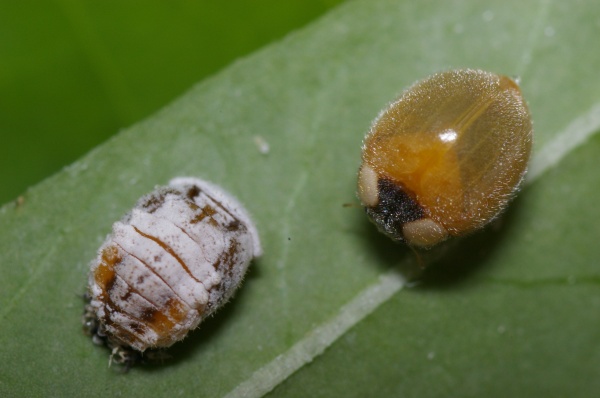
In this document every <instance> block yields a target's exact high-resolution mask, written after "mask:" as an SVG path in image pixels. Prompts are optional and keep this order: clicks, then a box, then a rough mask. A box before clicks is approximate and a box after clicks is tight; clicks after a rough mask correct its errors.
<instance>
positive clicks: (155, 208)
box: [85, 177, 262, 352]
mask: <svg viewBox="0 0 600 398" xmlns="http://www.w3.org/2000/svg"><path fill="white" fill-rule="evenodd" d="M261 254H262V249H261V246H260V241H259V238H258V232H257V230H256V228H255V226H254V224H253V223H252V221H251V219H250V217H249V216H248V213H247V212H246V210H245V209H244V208H243V207H242V205H241V204H240V203H239V202H238V201H237V200H236V199H234V198H233V197H232V196H230V195H229V194H228V193H226V192H224V191H223V190H222V189H221V188H220V187H218V186H216V185H214V184H211V183H209V182H206V181H203V180H200V179H197V178H190V177H183V178H175V179H173V180H171V181H170V182H169V185H168V186H166V187H160V188H157V189H156V190H155V191H153V192H151V193H150V194H148V195H146V196H144V197H142V198H141V199H140V200H139V201H138V203H137V204H136V206H135V207H134V208H133V210H132V211H131V212H130V213H128V214H127V215H126V216H125V217H123V219H122V220H121V221H118V222H116V223H115V224H114V225H113V232H112V234H110V235H109V236H108V237H107V238H106V240H105V242H104V244H103V245H102V246H101V247H100V249H99V251H98V257H97V258H96V259H95V260H94V261H93V262H92V264H91V270H90V276H89V295H90V297H91V300H90V304H89V305H88V307H87V314H86V317H85V319H86V321H87V323H89V324H90V325H93V326H90V327H89V329H90V332H91V333H92V334H94V335H95V336H96V337H99V338H101V339H105V341H106V343H107V344H108V346H109V347H111V348H113V349H115V348H123V349H129V348H133V349H135V350H137V351H141V352H143V351H145V350H146V349H149V348H163V347H169V346H170V345H172V344H173V343H175V342H177V341H179V340H181V339H183V338H184V337H185V336H186V335H187V333H188V332H189V331H190V330H192V329H194V328H195V327H197V326H198V324H199V323H200V322H202V320H203V319H204V318H206V317H207V316H209V315H210V314H212V313H213V312H214V311H215V310H216V309H218V308H219V307H220V306H221V305H222V304H223V303H225V302H226V301H227V300H228V299H229V298H230V297H231V296H232V295H233V293H234V291H235V290H236V288H237V287H238V286H239V285H240V283H241V281H242V279H243V276H244V274H245V272H246V269H247V268H248V265H249V264H250V262H251V261H252V259H254V258H256V257H258V256H260V255H261Z"/></svg>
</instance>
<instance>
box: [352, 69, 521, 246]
mask: <svg viewBox="0 0 600 398" xmlns="http://www.w3.org/2000/svg"><path fill="white" fill-rule="evenodd" d="M532 136H533V129H532V123H531V118H530V115H529V110H528V108H527V104H526V103H525V100H524V99H523V96H522V94H521V90H520V88H519V86H518V85H517V83H515V81H514V80H513V79H511V78H509V77H506V76H502V75H498V74H494V73H490V72H485V71H481V70H471V69H461V70H451V71H447V72H442V73H437V74H434V75H432V76H430V77H428V78H426V79H424V80H422V81H419V82H417V83H415V84H414V85H413V86H411V87H410V88H408V89H407V90H406V91H405V92H404V93H403V94H402V95H401V96H400V98H398V99H397V100H396V101H394V102H392V103H391V104H390V105H389V106H388V107H387V108H386V109H384V110H383V111H382V112H381V113H380V114H379V116H378V117H377V118H376V119H375V121H374V122H373V123H372V126H371V128H370V130H369V132H368V133H367V135H366V137H365V139H364V142H363V148H362V163H361V167H360V169H359V173H358V196H359V199H360V200H361V202H362V204H363V206H365V209H366V212H367V214H368V215H369V217H370V218H371V220H372V221H373V222H374V223H375V224H376V225H377V227H378V228H379V229H380V230H381V231H382V232H384V233H385V234H387V235H388V236H390V237H391V238H392V239H394V240H398V241H403V242H405V243H407V244H409V245H411V246H415V247H425V248H427V247H431V246H434V245H436V244H437V243H440V242H442V241H444V240H445V239H447V238H448V237H451V236H461V235H465V234H468V233H471V232H473V231H475V230H477V229H479V228H481V227H482V226H484V225H485V224H487V223H489V222H490V221H491V220H492V219H494V218H495V217H496V216H497V215H498V214H499V213H500V212H501V211H502V210H503V209H504V208H505V207H506V205H507V203H508V202H509V200H510V199H511V198H512V197H513V195H514V193H515V192H516V191H517V190H518V187H519V184H520V182H521V181H522V180H523V176H524V174H525V171H526V168H527V163H528V160H529V156H530V152H531V145H532Z"/></svg>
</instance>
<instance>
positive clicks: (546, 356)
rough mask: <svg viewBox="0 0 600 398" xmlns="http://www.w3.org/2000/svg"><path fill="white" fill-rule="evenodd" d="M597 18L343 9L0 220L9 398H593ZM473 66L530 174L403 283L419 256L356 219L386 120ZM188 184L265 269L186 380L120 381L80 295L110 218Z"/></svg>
mask: <svg viewBox="0 0 600 398" xmlns="http://www.w3.org/2000/svg"><path fill="white" fill-rule="evenodd" d="M598 20H600V5H598V4H597V2H593V1H591V0H589V1H580V2H578V3H577V6H574V5H573V4H572V3H569V4H568V3H566V2H558V1H543V2H539V3H531V2H523V1H514V0H511V1H504V2H501V3H500V2H498V3H497V4H487V5H481V4H476V3H475V2H466V1H465V2H460V1H455V2H447V1H436V2H434V1H430V2H419V3H417V2H408V1H407V2H398V1H391V0H389V1H384V0H376V1H373V0H369V1H367V0H365V1H355V2H350V3H347V4H345V5H344V6H341V7H339V8H338V9H337V10H336V11H335V12H332V13H330V14H329V15H328V16H326V17H325V18H323V19H321V20H319V21H318V22H316V23H314V24H313V25H312V26H310V27H308V28H307V29H305V30H303V31H300V32H298V33H297V34H294V35H292V36H290V37H288V38H287V39H285V40H283V41H281V42H279V43H277V44H275V45H272V46H270V47H268V48H266V49H264V50H263V51H260V52H258V53H257V54H255V55H253V56H251V57H248V58H247V59H244V60H242V61H240V62H237V63H235V64H234V65H233V66H231V67H229V68H228V69H226V70H225V71H223V72H222V73H220V74H219V75H217V76H215V77H214V78H212V79H209V80H206V81H204V82H202V83H200V84H199V85H197V86H196V87H194V88H193V89H191V90H190V91H189V92H188V93H187V94H186V95H184V96H183V97H181V98H180V99H179V100H177V101H176V102H174V103H173V104H171V105H170V106H168V107H166V108H165V109H163V110H162V111H160V112H158V113H157V114H156V115H154V116H153V117H151V118H149V119H147V120H145V121H143V122H141V123H139V124H138V125H136V126H133V127H132V128H130V129H128V130H126V131H124V132H122V133H121V134H119V135H118V136H117V137H116V138H114V139H112V140H110V141H109V142H107V143H106V144H104V145H102V146H100V147H98V148H97V149H96V150H94V151H93V152H91V153H90V154H88V155H87V156H85V157H84V158H82V159H81V160H79V161H78V162H76V163H74V164H73V165H72V166H70V167H69V168H67V169H66V170H64V171H63V172H61V173H59V174H57V175H55V176H54V177H52V178H50V179H48V180H46V181H44V182H43V183H41V184H39V185H37V186H36V187H34V188H32V189H31V190H29V191H28V192H27V194H26V195H24V197H23V199H22V200H21V201H20V202H18V203H13V204H9V205H7V206H4V207H3V208H2V209H1V211H0V223H1V225H2V226H3V228H2V231H1V232H0V234H1V235H0V236H1V239H0V266H1V272H2V275H1V280H2V281H3V284H2V290H1V291H0V322H1V324H2V333H1V334H0V358H2V362H1V364H0V395H2V396H61V397H64V396H91V397H93V396H113V395H117V394H121V395H123V396H167V395H182V396H195V397H200V396H222V395H225V394H227V393H228V392H231V396H260V395H262V394H264V393H267V392H269V391H271V390H272V391H273V392H272V394H271V395H272V396H278V397H279V396H290V397H291V396H303V397H304V396H357V397H363V396H502V397H504V396H541V395H545V396H566V395H567V394H569V395H571V396H594V394H595V393H597V391H599V390H600V379H599V378H598V377H597V371H598V369H600V317H598V314H599V313H600V289H599V285H600V270H599V269H598V265H597V263H598V261H597V259H598V258H600V245H598V244H597V242H596V240H597V238H598V236H599V233H598V232H599V228H598V223H597V220H599V219H600V208H599V207H598V206H597V204H596V200H595V198H596V197H597V196H598V187H600V174H599V173H597V172H596V170H597V157H598V154H599V153H600V136H599V135H597V134H595V133H597V132H598V131H600V80H599V79H597V70H598V66H599V61H600V53H598V51H596V50H595V49H596V47H597V38H598V37H600V24H598ZM457 67H471V68H482V69H486V70H490V71H494V72H498V73H503V74H507V75H518V76H520V77H521V85H522V90H523V93H524V96H525V98H526V99H527V100H528V102H529V105H530V109H531V113H532V115H533V118H534V122H535V131H536V132H535V134H536V140H535V154H534V159H533V162H532V166H531V171H532V172H531V174H530V177H529V179H528V181H527V183H526V186H525V187H524V189H523V190H522V192H521V194H520V196H519V198H518V199H517V200H516V201H515V202H514V203H513V204H512V205H511V207H510V209H509V211H508V212H507V213H506V214H505V215H504V217H502V219H501V220H500V222H498V223H495V224H494V225H493V226H492V227H491V228H488V229H487V230H486V231H484V232H482V233H479V234H475V235H473V236H471V237H468V238H465V239H463V240H461V241H458V242H456V243H455V244H451V245H450V247H448V248H447V250H446V252H443V253H439V255H440V258H439V260H438V261H437V263H436V264H434V265H433V266H432V267H431V268H430V269H429V271H428V272H427V273H426V274H425V275H424V277H423V279H422V281H421V282H420V283H419V284H418V285H417V286H407V285H405V284H404V282H403V279H402V278H401V276H400V271H401V270H402V269H404V268H405V267H408V266H410V264H414V258H413V255H412V253H411V252H410V251H408V250H406V249H405V248H403V247H401V246H397V245H394V244H392V243H391V242H389V241H388V240H387V238H385V237H384V236H381V235H379V234H378V233H376V232H375V231H374V227H373V226H371V225H370V224H369V223H368V222H367V221H366V219H365V216H364V214H363V213H362V211H360V210H358V209H355V208H346V207H344V206H343V204H344V203H348V202H355V199H354V197H355V193H354V192H355V179H356V170H357V167H358V164H359V157H360V144H361V140H362V136H363V134H364V133H365V131H366V130H367V128H368V126H369V123H370V121H371V119H373V118H374V116H375V115H376V114H377V112H378V111H379V109H381V108H382V107H383V106H384V105H385V104H386V103H387V102H388V101H390V100H392V99H393V98H394V97H395V96H396V95H397V94H399V93H400V92H401V90H402V88H404V87H406V86H407V85H409V84H411V83H412V82H413V81H415V80H417V79H419V78H423V77H425V76H427V75H429V74H430V73H432V72H435V71H439V70H443V69H448V68H457ZM257 141H259V142H260V141H264V142H266V143H268V144H269V148H270V150H269V151H268V153H263V152H261V150H260V148H259V146H257ZM177 175H195V176H199V177H202V178H206V179H209V180H212V181H214V182H217V183H219V184H221V185H222V186H223V187H225V188H226V189H228V190H229V191H231V192H232V193H233V194H234V195H236V196H237V197H238V198H239V199H240V200H241V201H242V202H243V203H244V204H245V205H246V206H247V208H248V209H249V210H250V212H251V213H252V214H253V215H254V218H255V220H256V222H257V224H258V227H259V230H260V234H261V237H262V240H263V246H264V251H265V255H264V256H263V258H261V259H260V260H259V261H257V262H255V263H254V264H253V265H252V269H251V271H250V272H249V275H248V276H247V279H246V281H245V283H244V286H243V287H242V288H241V289H240V291H239V292H238V294H237V295H236V297H235V298H234V300H232V302H231V303H229V304H228V305H227V306H226V307H225V308H223V310H221V311H220V312H219V313H218V314H217V315H216V316H215V317H214V318H212V319H210V320H207V321H206V322H205V323H204V324H203V325H202V326H201V327H200V329H199V330H197V331H195V332H194V333H193V334H192V335H191V336H190V337H189V338H188V339H186V340H185V341H184V342H182V343H178V344H177V345H175V346H174V347H173V350H172V354H173V356H174V358H173V360H171V361H168V362H167V363H165V364H163V365H161V366H150V367H138V368H134V369H133V370H132V371H130V372H129V373H128V374H126V375H121V374H118V373H117V372H115V369H110V368H108V367H107V363H108V352H107V350H105V349H102V348H100V347H96V346H94V345H93V344H92V343H91V342H90V340H89V338H87V337H86V336H84V335H83V334H82V332H81V328H80V325H79V322H80V317H81V313H82V307H83V303H82V301H81V299H80V298H79V297H78V294H81V293H82V292H83V291H84V288H85V279H86V272H87V265H88V262H89V261H90V260H91V258H92V257H93V256H94V253H95V250H96V248H97V247H98V246H99V245H100V243H101V242H102V240H103V238H104V236H105V235H106V233H108V232H109V230H110V225H111V224H112V222H114V221H115V220H117V219H118V218H119V217H120V216H121V215H122V214H123V213H125V212H126V211H128V210H129V209H130V208H131V206H132V205H133V204H134V203H135V201H136V200H137V198H138V197H139V196H141V195H142V194H144V193H146V192H148V191H149V190H151V189H152V188H153V186H154V185H155V184H164V183H166V182H167V181H168V180H169V179H170V178H171V177H174V176H177ZM434 254H435V253H434Z"/></svg>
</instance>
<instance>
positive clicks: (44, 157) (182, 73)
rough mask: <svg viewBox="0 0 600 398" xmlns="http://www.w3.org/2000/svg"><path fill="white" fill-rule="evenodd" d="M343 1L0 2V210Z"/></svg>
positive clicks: (70, 0) (74, 0) (96, 0)
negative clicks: (195, 86) (204, 81)
mask: <svg viewBox="0 0 600 398" xmlns="http://www.w3.org/2000/svg"><path fill="white" fill-rule="evenodd" d="M343 1H344V0H286V1H278V0H267V1H256V0H234V1H228V2H216V1H210V0H201V1H184V0H170V1H156V0H146V1H143V2H142V1H123V0H119V1H117V0H102V1H98V0H55V1H45V0H25V1H22V2H21V1H19V2H17V1H11V0H0V139H1V144H0V178H1V180H0V187H1V188H0V204H3V203H5V202H8V201H10V200H13V199H15V198H16V197H17V196H18V195H20V194H21V193H22V192H24V191H25V189H27V187H29V186H31V185H34V184H36V183H37V182H39V181H41V180H43V179H44V178H46V177H48V176H49V175H51V174H53V173H55V172H57V171H58V170H60V169H61V168H62V167H63V166H65V165H67V164H69V163H71V162H73V161H74V160H76V159H77V158H79V157H80V156H81V155H83V154H84V153H86V152H87V151H89V150H90V149H91V148H93V147H94V146H96V145H98V144H100V143H102V142H103V141H105V140H106V139H107V138H108V137H110V136H111V135H113V134H115V133H117V132H118V131H119V130H120V129H122V128H125V127H127V126H129V125H131V124H133V123H135V122H136V121H138V120H140V119H142V118H144V117H146V116H148V115H150V114H152V113H153V112H155V111H156V110H158V109H160V108H161V107H162V106H164V105H166V104H167V103H169V102H170V101H171V100H172V99H174V98H176V97H177V96H178V95H180V94H181V93H182V92H184V91H185V90H186V89H187V88H188V87H190V86H191V85H192V84H194V83H195V82H197V81H200V80H202V79H203V78H205V77H206V76H209V75H211V74H214V73H216V72H217V71H218V70H219V69H221V68H223V67H224V66H226V65H227V64H229V63H231V62H232V61H234V60H235V59H236V58H239V57H241V56H244V55H246V54H249V53H251V52H252V51H254V50H256V49H258V48H260V47H262V46H264V45H266V44H268V43H269V42H272V41H274V40H277V39H279V38H281V37H283V36H285V35H286V34H287V33H288V32H290V31H292V30H294V29H297V28H300V27H302V26H304V25H305V24H307V23H309V22H310V21H312V20H314V19H316V18H318V17H319V16H320V15H322V14H324V13H325V12H327V11H328V10H329V9H331V8H333V7H335V6H336V5H338V4H339V3H342V2H343ZM224 4H225V5H224Z"/></svg>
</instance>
